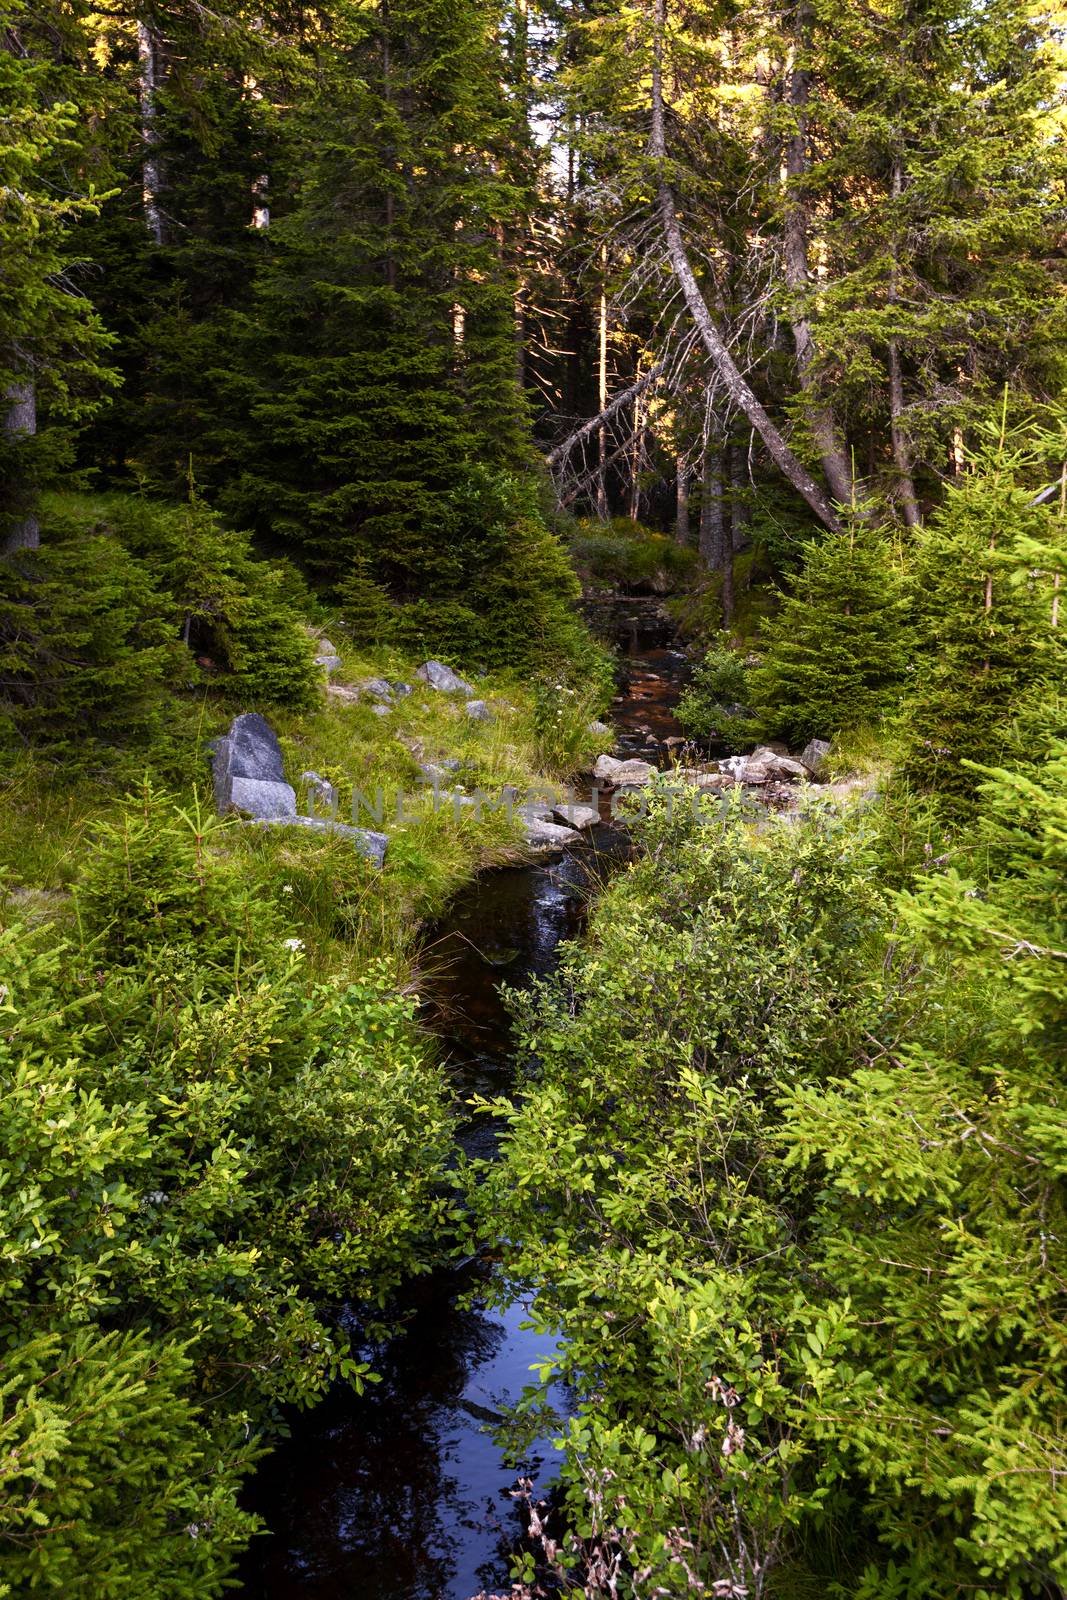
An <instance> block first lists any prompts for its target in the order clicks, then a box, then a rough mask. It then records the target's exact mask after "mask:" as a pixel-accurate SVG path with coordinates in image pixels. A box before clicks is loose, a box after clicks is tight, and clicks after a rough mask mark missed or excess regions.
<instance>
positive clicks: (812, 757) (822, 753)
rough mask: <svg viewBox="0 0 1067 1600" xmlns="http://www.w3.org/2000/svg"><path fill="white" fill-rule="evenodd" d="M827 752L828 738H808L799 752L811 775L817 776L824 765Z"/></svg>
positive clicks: (828, 750) (828, 752)
mask: <svg viewBox="0 0 1067 1600" xmlns="http://www.w3.org/2000/svg"><path fill="white" fill-rule="evenodd" d="M829 754H830V741H829V739H809V740H808V742H807V744H806V745H805V746H804V748H803V750H802V751H801V752H800V759H801V761H802V762H803V763H804V765H805V766H806V767H807V769H808V771H809V772H810V773H811V775H812V777H813V778H817V777H818V776H819V774H820V773H821V771H822V769H823V767H824V766H825V765H826V758H827V756H828V755H829Z"/></svg>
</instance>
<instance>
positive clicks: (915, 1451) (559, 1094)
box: [474, 745, 1067, 1600]
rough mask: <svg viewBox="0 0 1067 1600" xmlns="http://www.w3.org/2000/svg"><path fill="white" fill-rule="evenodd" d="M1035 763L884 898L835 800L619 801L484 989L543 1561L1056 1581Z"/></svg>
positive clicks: (823, 1588) (688, 1587) (927, 1581)
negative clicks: (512, 1089) (532, 1374)
mask: <svg viewBox="0 0 1067 1600" xmlns="http://www.w3.org/2000/svg"><path fill="white" fill-rule="evenodd" d="M1065 795H1067V745H1063V746H1062V747H1061V748H1060V751H1059V752H1058V754H1057V755H1056V756H1055V757H1054V759H1053V760H1051V761H1050V762H1049V764H1048V766H1047V768H1046V770H1045V771H1044V773H1043V774H1042V776H1041V778H1040V779H1034V778H1032V777H1029V776H1020V775H1012V774H1008V773H1000V774H996V775H994V778H993V781H992V786H991V787H990V788H987V789H986V790H985V791H983V798H984V801H985V805H986V807H987V812H988V815H989V818H990V820H989V823H988V825H987V828H986V831H985V832H984V833H983V834H981V835H980V836H979V837H976V838H975V839H974V841H973V853H972V855H971V857H970V860H971V861H972V862H973V867H972V871H974V872H975V876H972V877H970V878H968V877H967V876H965V875H964V874H963V872H950V873H948V874H946V875H943V876H939V875H937V874H932V875H930V876H929V877H928V878H927V879H926V880H925V881H924V882H923V883H921V884H920V886H919V887H918V888H917V889H916V890H915V892H914V893H913V894H912V895H911V896H905V897H903V898H902V899H900V900H899V901H898V902H896V903H894V902H893V901H892V900H890V899H889V898H888V897H887V896H885V895H884V894H883V893H882V891H881V890H880V889H879V887H878V883H877V880H876V878H875V876H874V858H873V857H872V855H871V853H870V850H869V848H868V845H867V843H866V840H865V838H864V836H863V833H862V832H861V831H859V830H858V825H857V824H855V823H852V824H848V825H846V824H844V823H842V822H841V821H835V820H834V818H833V816H832V815H831V814H827V813H825V812H822V811H818V810H816V811H815V812H814V813H813V815H812V817H811V818H810V819H809V820H808V821H807V822H806V823H802V824H801V825H800V826H793V827H785V826H773V825H772V826H771V827H769V828H767V829H764V830H763V831H762V832H761V833H760V834H759V835H758V836H756V837H753V836H752V835H751V834H750V833H749V832H748V831H747V830H746V829H745V827H744V826H743V824H742V821H741V820H740V819H737V820H732V819H731V817H730V815H729V813H727V815H726V817H725V818H724V819H719V818H717V817H715V815H714V814H709V817H708V818H706V819H705V823H704V825H703V826H699V825H697V824H696V823H695V822H694V821H693V820H692V819H691V818H690V817H688V816H686V815H680V814H679V812H678V810H677V808H675V811H674V813H673V815H667V814H666V813H665V812H664V811H663V810H662V809H660V810H658V811H657V809H656V807H655V806H653V808H652V816H651V820H650V822H649V824H647V836H646V840H645V842H646V845H647V847H648V850H649V853H648V855H647V857H646V858H645V859H644V860H643V861H642V862H641V863H640V864H639V865H638V866H637V868H636V869H635V870H634V871H633V872H632V873H630V874H629V875H628V876H626V877H625V878H623V879H621V880H619V881H617V882H616V883H615V884H614V885H613V886H612V888H611V889H610V890H609V891H608V893H607V895H606V897H605V899H604V901H603V902H602V903H601V906H600V907H599V909H598V910H597V912H596V913H595V915H594V920H593V929H592V934H593V936H592V940H591V942H590V944H589V946H588V947H587V948H584V949H582V948H579V949H575V950H573V951H572V952H571V954H570V955H569V956H568V958H567V959H566V961H565V964H564V968H563V971H562V974H561V978H560V980H559V982H557V983H552V984H549V985H547V986H543V987H542V988H541V989H540V990H538V991H536V992H535V993H534V994H533V995H532V996H530V997H528V998H525V999H521V998H520V999H518V1000H517V1002H516V1005H517V1010H518V1016H519V1019H520V1025H521V1030H522V1042H523V1051H524V1054H525V1055H526V1057H527V1058H528V1060H529V1062H530V1064H531V1065H530V1072H529V1077H528V1081H527V1082H526V1083H524V1084H523V1086H522V1087H523V1095H522V1098H521V1100H517V1101H516V1102H514V1103H508V1102H497V1103H494V1105H493V1107H492V1109H493V1111H494V1112H495V1113H496V1114H498V1115H500V1116H502V1117H503V1118H504V1120H505V1123H506V1130H507V1131H506V1133H505V1136H504V1143H503V1159H502V1161H501V1163H500V1165H499V1167H498V1168H495V1169H494V1168H488V1169H481V1171H480V1172H479V1177H480V1180H481V1187H480V1189H478V1188H476V1189H475V1190H474V1196H475V1204H476V1206H477V1208H478V1212H479V1215H480V1219H481V1226H482V1230H483V1234H484V1236H485V1237H486V1238H489V1237H491V1238H492V1239H493V1240H494V1242H495V1241H497V1240H499V1238H500V1236H501V1234H503V1236H504V1238H505V1240H506V1251H505V1261H504V1279H505V1283H506V1285H507V1288H506V1291H505V1292H506V1293H509V1294H513V1293H514V1292H515V1290H516V1288H517V1287H520V1288H521V1289H522V1290H524V1291H530V1292H532V1294H533V1297H534V1298H533V1307H534V1315H535V1317H536V1318H537V1320H538V1322H539V1323H540V1324H541V1325H542V1326H543V1327H544V1328H545V1329H546V1330H550V1331H551V1332H552V1333H554V1334H557V1335H561V1336H562V1338H561V1339H560V1341H559V1343H558V1344H557V1354H556V1355H555V1356H554V1358H553V1360H552V1361H551V1362H549V1363H547V1364H546V1367H545V1369H544V1371H543V1372H542V1374H541V1376H542V1378H545V1377H547V1376H549V1375H550V1373H551V1372H552V1371H553V1370H554V1369H558V1370H559V1371H560V1372H561V1373H562V1375H563V1376H564V1378H565V1379H566V1380H567V1382H568V1383H569V1384H570V1385H571V1386H572V1387H573V1390H574V1392H575V1394H576V1396H577V1400H578V1407H577V1411H576V1413H575V1414H574V1415H573V1416H572V1417H570V1418H569V1419H560V1418H558V1417H557V1418H555V1419H554V1426H556V1427H557V1428H558V1429H559V1431H560V1432H562V1434H563V1439H564V1463H565V1464H564V1485H565V1494H566V1509H567V1518H568V1522H569V1526H570V1528H571V1530H572V1532H573V1535H574V1537H573V1541H572V1542H571V1543H568V1542H567V1540H566V1539H565V1538H563V1539H557V1543H556V1546H555V1549H554V1550H553V1551H551V1552H549V1554H550V1556H551V1563H550V1564H551V1565H553V1566H554V1567H555V1569H556V1571H557V1574H558V1575H562V1577H563V1579H564V1584H565V1586H566V1583H567V1582H569V1583H571V1584H576V1585H578V1586H579V1587H581V1588H582V1592H583V1593H586V1594H589V1595H600V1594H604V1595H606V1594H607V1593H608V1592H609V1589H610V1586H609V1585H608V1584H607V1583H606V1581H602V1580H600V1579H599V1578H598V1576H597V1574H598V1573H601V1572H604V1571H609V1572H610V1571H612V1570H614V1564H617V1563H619V1562H620V1561H621V1562H622V1563H624V1567H625V1569H626V1570H634V1569H637V1570H640V1571H642V1572H643V1573H644V1575H645V1581H646V1582H647V1584H648V1586H649V1587H650V1588H656V1587H658V1588H662V1590H663V1592H665V1593H672V1594H673V1593H674V1592H676V1591H678V1592H681V1591H682V1590H684V1591H685V1592H690V1591H692V1590H695V1589H700V1590H701V1592H704V1591H707V1592H719V1593H723V1594H727V1593H734V1594H737V1593H742V1592H747V1593H756V1592H760V1590H761V1589H762V1590H764V1591H767V1589H768V1586H771V1587H773V1590H774V1592H775V1593H783V1594H807V1593H813V1592H822V1593H831V1594H842V1595H843V1594H849V1595H854V1596H863V1597H864V1600H875V1597H878V1600H881V1597H883V1596H885V1595H888V1594H894V1595H897V1594H899V1595H901V1596H904V1595H922V1596H924V1600H927V1597H928V1600H950V1597H952V1596H956V1595H958V1594H960V1593H962V1592H965V1591H966V1592H975V1593H984V1594H988V1595H993V1594H996V1595H1003V1596H1005V1597H1012V1600H1023V1597H1024V1596H1032V1597H1036V1596H1037V1595H1039V1594H1043V1593H1050V1592H1054V1591H1056V1590H1057V1589H1058V1588H1060V1587H1062V1586H1063V1584H1064V1581H1065V1580H1067V1565H1065V1560H1064V1551H1065V1549H1067V1510H1065V1507H1064V1502H1063V1497H1062V1496H1061V1495H1059V1494H1058V1493H1057V1492H1056V1484H1057V1483H1058V1481H1059V1478H1060V1475H1061V1474H1062V1473H1063V1471H1064V1468H1065V1456H1064V1447H1063V1427H1062V1422H1063V1417H1064V1415H1065V1413H1067V1386H1065V1382H1064V1372H1063V1361H1062V1353H1063V1343H1062V1316H1063V1309H1064V1306H1063V1287H1062V1285H1063V1282H1064V1279H1065V1276H1067V1255H1065V1243H1064V1241H1065V1240H1067V1217H1065V1215H1064V1195H1063V1177H1064V1173H1065V1158H1064V1148H1063V1138H1062V1115H1063V1106H1062V1101H1063V1090H1062V1071H1061V1067H1060V1056H1061V1053H1062V1048H1063V1037H1064V1028H1065V1022H1067V1016H1065V1014H1064V1002H1065V1001H1067V983H1065V980H1064V977H1063V973H1062V970H1061V969H1062V967H1063V962H1062V960H1061V959H1059V957H1058V952H1060V951H1062V950H1063V949H1064V942H1065V939H1067V926H1065V925H1064V914H1065V906H1064V894H1063V887H1062V886H1063V884H1064V883H1067V861H1064V860H1062V859H1061V857H1062V856H1063V854H1064V849H1063V840H1064V838H1067V813H1065V804H1067V802H1065V798H1064V797H1065ZM987 862H991V863H992V876H991V877H990V878H985V879H984V881H983V879H982V878H979V877H978V876H977V869H983V871H984V867H985V863H987ZM895 923H896V924H897V925H896V926H894V924H895ZM1005 957H1010V958H1011V959H1009V960H1006V959H1005ZM531 1219H536V1226H534V1225H533V1223H532V1221H531ZM546 1405H547V1401H546V1399H545V1397H544V1396H543V1395H542V1393H541V1392H540V1391H538V1390H536V1389H535V1390H533V1391H532V1392H531V1393H530V1395H529V1396H528V1397H527V1400H526V1402H525V1404H524V1407H523V1414H522V1416H521V1417H520V1419H519V1422H520V1424H521V1426H520V1430H519V1431H520V1433H529V1434H531V1435H536V1434H539V1433H543V1432H544V1430H545V1428H546V1426H547V1425H548V1418H547V1417H546V1415H545V1410H546Z"/></svg>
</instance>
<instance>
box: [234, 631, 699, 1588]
mask: <svg viewBox="0 0 1067 1600" xmlns="http://www.w3.org/2000/svg"><path fill="white" fill-rule="evenodd" d="M613 620H614V624H615V626H614V632H615V635H616V637H617V638H618V639H619V640H620V643H621V647H622V649H623V651H624V652H625V656H626V667H627V678H628V683H627V686H626V689H625V691H624V693H623V694H622V695H621V697H620V698H619V699H618V700H617V701H616V703H615V704H614V705H613V707H612V720H613V722H614V724H615V726H616V727H617V729H618V730H619V735H620V740H619V745H620V754H625V755H640V756H642V757H643V758H644V759H646V760H650V761H657V760H660V759H662V758H664V757H665V755H666V750H667V746H666V744H665V741H666V740H667V739H669V738H672V737H675V736H677V734H678V731H679V730H678V725H677V723H676V721H675V719H674V716H673V707H674V705H675V704H676V702H677V699H678V696H679V694H680V693H681V689H682V686H683V684H684V679H685V672H686V664H685V658H684V656H683V655H682V654H681V653H680V652H679V651H678V650H677V649H675V648H672V645H671V638H672V636H671V632H670V629H669V626H668V625H667V624H666V622H665V619H664V618H663V616H662V614H661V612H660V611H659V608H658V606H656V605H655V604H654V603H650V602H648V601H640V600H638V601H632V602H625V601H622V602H616V605H615V615H614V619H613ZM605 814H606V812H605ZM629 850H630V843H629V840H628V838H627V836H626V833H625V831H624V830H622V829H620V828H616V827H613V826H611V825H610V824H609V823H604V824H602V825H601V826H600V827H599V828H595V829H593V830H592V832H591V834H590V835H588V836H586V837H583V840H582V842H581V843H580V844H579V845H576V846H575V847H573V848H572V849H570V850H568V851H567V852H566V853H565V854H564V855H563V857H562V858H560V859H557V860H554V861H548V862H545V863H538V864H537V865H532V866H526V867H515V868H504V869H501V870H499V871H496V872H492V873H489V874H487V875H486V876H484V877H483V878H481V879H480V880H478V881H477V882H475V883H473V884H471V885H470V886H469V888H468V889H466V890H465V891H464V892H463V893H461V894H460V895H458V896H457V898H456V900H455V901H454V902H453V904H452V906H451V907H450V909H449V912H448V914H447V917H446V918H445V920H444V921H443V922H442V924H441V925H440V926H439V927H438V928H437V929H436V930H435V931H434V933H433V934H432V935H431V937H430V939H429V940H428V942H427V949H426V953H425V964H426V968H427V971H428V973H429V974H430V976H429V978H428V982H427V985H426V991H425V999H426V1008H427V1020H428V1022H429V1024H430V1026H431V1027H432V1029H433V1031H434V1032H435V1033H436V1034H437V1036H438V1038H439V1039H440V1041H441V1044H442V1047H443V1051H444V1055H445V1059H446V1061H447V1063H448V1068H449V1071H450V1073H451V1075H452V1078H453V1081H454V1083H455V1087H456V1092H457V1097H458V1098H459V1100H460V1101H461V1102H462V1101H463V1100H465V1099H466V1098H467V1097H468V1096H469V1095H471V1094H474V1093H479V1094H500V1093H507V1092H508V1091H509V1090H510V1089H511V1087H512V1084H513V1071H514V1065H513V1058H512V1042H511V1037H510V1029H509V1023H508V1015H507V1011H506V1008H505V1006H504V1003H503V1001H502V998H501V994H500V990H501V986H502V985H503V984H508V985H510V986H513V987H515V986H522V985H523V984H526V983H529V982H530V981H531V980H532V979H534V978H537V977H543V976H545V975H547V974H549V973H551V972H552V971H553V970H554V969H555V967H556V966H557V964H558V961H559V947H560V945H561V944H563V943H564V942H565V941H567V940H569V939H573V938H574V937H575V936H576V935H577V934H579V933H580V932H581V929H582V926H583V924H584V921H585V918H586V915H587V911H588V906H589V903H590V899H591V898H592V896H593V895H594V894H595V892H596V888H597V886H598V884H600V883H602V882H603V881H604V879H605V878H606V877H607V876H608V875H609V874H610V872H611V871H612V870H613V869H614V868H615V867H617V866H618V864H619V863H621V862H622V861H624V860H625V859H626V858H627V856H628V854H629ZM460 1142H461V1144H462V1145H463V1146H464V1148H465V1149H467V1150H468V1151H469V1152H471V1153H474V1154H478V1155H483V1156H485V1155H491V1154H492V1152H493V1148H494V1133H493V1130H492V1128H491V1126H490V1125H489V1124H488V1123H487V1122H486V1121H485V1120H484V1119H482V1120H478V1121H476V1122H474V1123H473V1124H468V1125H465V1126H464V1127H463V1128H462V1129H461V1131H460ZM489 1270H491V1269H489V1268H488V1267H487V1266H486V1264H484V1263H482V1262H469V1263H467V1264H466V1265H464V1266H462V1267H460V1268H457V1269H454V1270H449V1271H441V1272H437V1273H434V1274H432V1275H431V1276H429V1277H427V1278H426V1279H424V1280H422V1281H421V1282H417V1283H416V1284H415V1285H414V1286H413V1288H412V1289H411V1291H410V1292H409V1295H408V1302H407V1303H408V1310H409V1313H410V1315H409V1320H408V1321H407V1323H406V1325H405V1328H404V1330H403V1332H402V1333H401V1334H400V1335H399V1336H398V1337H397V1338H395V1339H394V1340H393V1341H392V1342H391V1343H390V1345H389V1346H388V1348H387V1349H386V1350H385V1351H384V1353H382V1354H381V1355H380V1356H376V1357H375V1368H376V1370H377V1371H378V1372H379V1373H380V1374H381V1378H382V1381H381V1382H380V1383H379V1384H376V1385H374V1386H371V1387H368V1388H367V1390H366V1392H365V1393H364V1394H363V1395H361V1396H357V1395H355V1394H353V1393H352V1392H351V1390H350V1389H348V1388H347V1387H345V1386H338V1387H337V1388H336V1389H335V1390H333V1391H331V1393H330V1394H329V1395H328V1396H327V1397H326V1399H324V1400H323V1401H322V1402H321V1403H320V1404H319V1405H318V1406H317V1407H316V1408H315V1409H314V1410H313V1411H311V1412H307V1413H295V1414H294V1415H293V1416H292V1417H291V1418H290V1419H289V1420H290V1427H291V1430H292V1431H291V1435H290V1437H289V1438H288V1439H286V1440H283V1441H282V1442H281V1444H280V1445H279V1447H278V1449H277V1450H276V1451H275V1452H274V1453H273V1454H272V1455H271V1457H270V1458H269V1459H268V1460H267V1461H266V1462H265V1463H264V1465H263V1467H262V1468H261V1470H260V1471H259V1473H258V1474H257V1475H256V1478H255V1480H254V1482H253V1485H252V1501H253V1504H254V1509H255V1510H256V1511H257V1512H259V1514H260V1515H261V1516H262V1517H263V1519H264V1521H265V1522H266V1524H267V1526H268V1528H269V1529H270V1530H271V1531H270V1533H269V1534H267V1535H265V1536H263V1537H262V1538H261V1539H259V1540H257V1541H256V1543H255V1546H254V1548H253V1549H252V1551H251V1552H250V1553H249V1556H248V1558H247V1559H246V1562H245V1564H244V1568H243V1570H242V1572H241V1577H242V1579H243V1587H242V1591H241V1592H242V1594H244V1595H245V1596H246V1597H248V1600H471V1597H473V1596H475V1595H478V1594H479V1593H481V1592H489V1593H494V1592H495V1593H506V1592H508V1589H509V1566H508V1561H509V1556H510V1554H511V1552H512V1551H513V1550H514V1549H515V1548H516V1546H517V1544H518V1543H519V1541H520V1540H521V1537H522V1524H521V1520H520V1517H519V1514H518V1512H517V1510H516V1508H515V1503H514V1502H513V1501H512V1499H511V1498H510V1496H509V1492H508V1491H509V1490H510V1489H511V1488H512V1487H513V1486H514V1483H515V1478H516V1469H515V1467H514V1466H513V1465H510V1466H509V1465H508V1464H507V1463H506V1462H505V1460H504V1457H503V1454H502V1452H501V1451H500V1450H499V1449H498V1448H497V1447H496V1445H495V1444H494V1442H493V1439H492V1437H491V1434H490V1432H489V1431H487V1429H491V1427H492V1424H493V1422H494V1420H495V1419H496V1418H497V1417H498V1416H499V1413H500V1411H501V1409H502V1407H504V1406H506V1405H508V1404H509V1403H511V1402H514V1401H515V1400H516V1399H518V1397H519V1395H520V1394H521V1392H522V1390H523V1388H524V1387H525V1385H526V1384H527V1383H528V1382H529V1381H530V1371H529V1369H530V1367H531V1366H532V1365H533V1364H534V1363H535V1362H537V1361H538V1360H540V1359H543V1358H544V1357H545V1356H546V1355H548V1354H550V1353H551V1343H550V1341H548V1340H546V1339H545V1338H543V1337H539V1336H538V1335H536V1334H534V1333H531V1332H530V1331H529V1330H526V1329H524V1328H523V1327H522V1326H521V1324H522V1323H523V1321H524V1320H525V1317H526V1308H525V1306H524V1305H522V1304H521V1303H519V1304H515V1305H512V1306H510V1307H509V1308H508V1309H507V1311H506V1312H504V1313H500V1312H497V1311H494V1312H491V1313H490V1312H483V1311H479V1310H465V1309H462V1308H461V1305H460V1301H461V1299H462V1298H463V1297H464V1296H465V1295H466V1294H468V1293H469V1292H470V1291H471V1290H472V1289H473V1290H476V1289H477V1287H478V1283H479V1282H480V1281H484V1275H485V1273H486V1272H487V1271H489ZM551 1454H552V1452H551V1448H550V1446H549V1445H548V1444H547V1443H546V1445H545V1446H543V1447H542V1448H540V1449H539V1450H537V1451H535V1453H534V1455H533V1456H532V1457H531V1458H530V1459H529V1460H528V1461H527V1462H526V1463H524V1470H526V1471H528V1472H529V1474H530V1476H532V1477H534V1478H535V1480H539V1481H540V1483H541V1484H543V1483H544V1481H545V1478H546V1476H550V1475H551V1463H550V1460H549V1457H550V1456H551Z"/></svg>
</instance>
